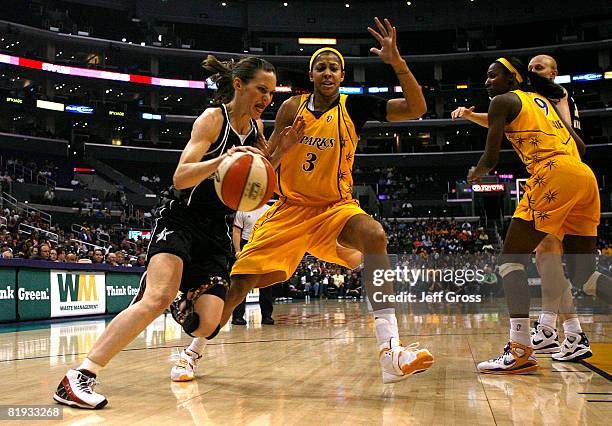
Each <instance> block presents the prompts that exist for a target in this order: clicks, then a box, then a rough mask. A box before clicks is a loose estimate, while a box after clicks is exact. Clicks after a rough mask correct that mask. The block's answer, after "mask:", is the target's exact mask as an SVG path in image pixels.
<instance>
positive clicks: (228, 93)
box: [202, 55, 236, 104]
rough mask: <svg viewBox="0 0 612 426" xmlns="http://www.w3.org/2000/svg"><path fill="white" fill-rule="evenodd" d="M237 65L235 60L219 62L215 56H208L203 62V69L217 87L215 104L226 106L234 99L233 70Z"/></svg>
mask: <svg viewBox="0 0 612 426" xmlns="http://www.w3.org/2000/svg"><path fill="white" fill-rule="evenodd" d="M235 65H236V62H234V60H233V59H230V60H229V61H224V62H222V61H219V60H218V59H217V58H216V57H215V56H213V55H208V56H207V57H206V59H204V60H203V61H202V67H203V68H204V69H205V70H206V71H208V72H209V73H210V74H211V75H210V79H211V80H212V81H213V83H215V84H216V85H217V91H216V92H215V103H217V104H225V103H228V102H229V101H231V100H232V98H233V97H234V86H233V82H232V80H233V79H232V69H233V68H234V66H235Z"/></svg>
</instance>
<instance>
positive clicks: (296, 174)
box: [221, 18, 433, 383]
mask: <svg viewBox="0 0 612 426" xmlns="http://www.w3.org/2000/svg"><path fill="white" fill-rule="evenodd" d="M375 23H376V28H377V29H376V30H374V29H372V28H368V30H369V32H370V33H371V34H372V35H373V36H374V38H376V40H377V41H378V42H379V43H380V48H372V49H371V51H372V53H374V54H376V55H378V56H379V57H380V58H381V59H382V60H383V62H385V63H387V64H389V65H391V66H392V67H393V70H394V71H395V74H396V75H397V77H398V79H399V82H400V84H401V86H402V89H403V93H404V98H402V99H392V100H385V99H382V98H377V97H372V96H346V95H340V93H339V88H340V84H341V83H342V81H343V80H344V70H345V67H344V65H345V64H344V58H343V57H342V55H341V54H340V52H338V51H337V50H335V49H332V48H323V49H320V50H318V51H316V52H315V53H314V54H313V55H312V57H311V59H310V68H309V71H310V79H311V81H312V82H313V83H314V90H313V92H312V93H311V94H307V95H300V96H293V97H292V98H290V99H288V100H287V101H285V102H284V103H283V105H282V106H281V108H280V110H279V112H278V114H277V116H276V126H275V129H274V132H273V134H272V136H271V138H270V147H271V160H272V162H273V164H274V165H275V167H277V169H276V170H277V176H278V192H279V194H280V200H279V201H278V202H276V203H275V204H274V205H273V206H272V207H271V208H270V209H269V210H268V211H267V212H266V213H265V214H264V215H263V216H262V217H261V218H260V219H259V221H258V222H257V223H256V225H255V227H254V229H253V232H252V233H251V238H250V240H249V243H248V244H247V245H246V246H245V247H244V248H243V250H242V251H241V252H240V256H239V257H238V259H237V260H236V263H235V264H234V267H233V268H232V272H231V276H232V285H231V286H230V290H229V293H228V299H227V301H226V303H227V304H226V307H225V308H224V312H223V314H222V322H221V324H222V325H223V324H224V323H225V322H226V321H227V320H228V319H229V317H230V314H231V312H232V310H233V309H234V307H235V306H236V305H237V304H238V303H240V301H241V300H242V299H243V298H244V297H245V295H246V294H247V292H248V291H249V290H250V289H252V288H254V287H266V286H269V285H271V284H274V283H276V282H280V281H284V280H287V279H288V278H289V277H291V276H292V275H293V273H294V272H295V269H296V268H297V266H298V264H299V262H300V260H301V259H302V257H303V256H304V254H305V253H306V252H308V253H310V254H312V255H314V256H316V257H318V258H319V259H322V260H324V261H327V262H333V263H336V264H339V265H342V266H345V267H348V268H355V267H356V266H358V265H359V264H360V262H361V260H362V257H363V256H364V255H365V256H366V267H373V269H384V268H389V262H388V259H387V256H386V255H387V238H386V235H385V232H384V230H383V227H382V225H381V224H380V223H378V222H377V221H375V220H374V219H373V218H372V217H370V216H369V215H368V214H366V213H365V212H364V211H363V210H362V209H361V208H360V207H359V203H358V202H357V201H356V200H354V199H353V198H352V185H353V179H352V176H351V171H352V167H353V160H354V155H355V149H356V147H357V142H358V134H359V131H360V130H361V128H362V127H363V125H364V124H365V122H366V120H368V119H375V120H379V121H384V120H388V121H399V120H407V119H411V118H418V117H420V116H421V115H423V113H424V112H425V111H426V104H425V99H424V97H423V94H422V93H421V88H420V86H419V85H418V83H417V81H416V79H415V78H414V76H413V75H412V73H411V71H410V69H409V68H408V66H407V64H406V62H405V61H404V59H402V57H401V56H400V53H399V51H398V49H397V45H396V30H395V27H393V26H392V25H391V23H390V22H389V21H388V20H386V19H385V20H384V24H383V22H381V21H380V20H378V18H376V19H375ZM300 117H301V118H303V119H304V120H305V123H306V127H305V130H304V137H303V139H302V140H301V141H300V142H299V143H297V144H293V146H286V144H284V142H282V141H281V138H279V134H280V131H281V130H282V129H284V128H285V127H287V124H288V125H291V123H292V122H293V121H294V119H296V118H300ZM371 278H372V277H371V276H370V277H366V285H367V286H368V288H369V291H368V295H369V296H372V294H375V293H377V294H379V295H381V294H382V295H391V294H393V283H392V282H389V283H387V284H384V285H383V286H382V287H372V286H371V284H372V279H371ZM374 299H376V300H374ZM370 302H371V305H372V310H373V313H374V315H375V318H376V320H375V325H376V327H375V328H376V335H377V338H378V344H379V348H380V363H381V366H382V371H383V382H384V383H391V382H397V381H400V380H403V379H405V378H406V377H408V376H409V375H411V374H413V373H416V372H420V371H424V370H426V369H427V368H429V367H430V366H431V365H432V363H433V357H432V355H431V354H430V353H429V351H427V350H425V349H420V350H417V349H416V348H415V347H414V346H411V347H410V348H407V347H404V346H403V345H402V344H401V343H400V341H399V333H398V328H397V320H396V317H395V309H394V305H393V304H392V303H390V302H389V301H388V299H383V298H371V299H370Z"/></svg>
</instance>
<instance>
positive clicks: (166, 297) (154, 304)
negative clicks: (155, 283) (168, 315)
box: [141, 291, 176, 312]
mask: <svg viewBox="0 0 612 426" xmlns="http://www.w3.org/2000/svg"><path fill="white" fill-rule="evenodd" d="M175 296H176V294H172V293H170V292H164V291H160V292H155V293H152V294H146V293H145V295H144V297H143V298H142V300H141V302H142V303H144V304H145V305H146V306H147V307H148V309H151V310H153V311H155V312H157V311H159V312H163V311H164V310H165V309H166V308H168V306H170V304H171V303H172V301H173V300H174V298H175Z"/></svg>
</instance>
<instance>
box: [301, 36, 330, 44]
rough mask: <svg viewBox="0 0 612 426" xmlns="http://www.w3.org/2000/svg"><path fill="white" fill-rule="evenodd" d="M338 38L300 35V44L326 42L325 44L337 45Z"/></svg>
mask: <svg viewBox="0 0 612 426" xmlns="http://www.w3.org/2000/svg"><path fill="white" fill-rule="evenodd" d="M336 43H337V40H336V39H335V38H318V37H300V38H298V44H324V45H335V44H336Z"/></svg>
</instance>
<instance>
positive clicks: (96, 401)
mask: <svg viewBox="0 0 612 426" xmlns="http://www.w3.org/2000/svg"><path fill="white" fill-rule="evenodd" d="M203 66H204V68H206V69H207V70H209V71H213V72H216V73H217V74H215V76H213V78H214V80H215V81H216V83H217V87H218V89H217V102H218V104H217V106H215V107H211V108H208V109H206V110H205V111H204V112H203V113H202V114H201V115H200V116H199V117H198V118H197V119H196V121H195V123H194V124H193V128H192V131H191V139H190V140H189V143H188V144H187V146H186V147H185V149H184V150H183V153H182V155H181V158H180V160H179V164H178V166H177V168H176V171H175V172H174V178H173V181H174V185H173V186H172V187H171V188H170V191H169V196H168V199H167V201H166V202H165V204H164V205H163V207H162V208H160V209H159V211H158V212H157V219H156V221H155V228H154V230H153V232H152V236H151V242H150V245H149V248H148V255H147V272H146V287H145V289H144V293H143V295H142V299H140V300H139V301H138V302H137V303H133V304H132V305H131V306H130V307H128V308H127V309H126V310H124V311H123V312H121V313H120V314H119V315H117V316H116V317H115V318H114V319H113V321H112V322H111V323H110V324H109V325H108V327H107V328H106V329H105V330H104V332H103V333H102V335H101V336H100V337H99V339H98V341H97V342H96V344H95V345H94V347H93V348H92V350H91V351H90V352H89V354H88V355H87V358H86V359H85V360H84V361H83V363H82V364H81V365H80V366H79V367H77V368H76V369H71V370H69V371H68V373H67V374H66V376H64V378H63V379H62V381H61V382H60V384H59V386H58V388H57V391H56V392H55V394H54V395H53V398H54V399H55V400H56V401H58V402H60V403H62V404H66V405H70V406H74V407H80V408H90V409H95V408H102V407H104V406H105V405H106V404H107V400H106V398H105V397H104V396H103V395H100V394H98V393H96V392H95V391H94V390H93V387H94V385H95V384H96V376H97V374H98V373H99V371H100V370H101V369H102V368H103V367H104V366H106V364H108V362H109V361H110V360H111V359H112V358H113V357H114V356H115V355H116V354H117V353H118V352H119V351H121V350H122V349H123V348H124V347H125V346H126V345H127V344H129V343H130V342H131V341H132V340H133V339H134V338H135V337H136V336H138V335H139V334H140V333H141V332H142V331H143V330H144V329H145V328H146V327H147V326H148V325H149V324H150V323H151V322H152V321H153V320H154V319H155V318H157V317H158V316H159V315H161V314H162V313H163V312H164V310H165V309H166V308H168V306H170V304H171V303H172V301H173V300H174V299H175V297H176V295H177V293H178V291H179V289H180V290H181V293H182V294H186V295H189V300H182V301H180V304H181V307H184V306H185V305H188V306H190V307H191V309H192V311H191V312H189V314H190V315H189V318H191V319H192V320H193V319H194V318H196V320H195V321H193V322H191V323H189V324H187V322H186V321H185V322H184V323H183V328H184V329H185V330H186V331H188V332H189V333H191V334H192V335H193V336H199V337H203V338H208V339H212V338H213V337H214V336H215V335H216V334H217V333H218V331H219V320H220V318H221V313H222V310H223V305H224V300H225V294H226V292H227V287H228V284H229V274H228V270H227V266H228V260H229V257H230V256H231V239H230V236H229V234H228V229H227V225H226V223H225V215H226V214H227V213H230V212H231V210H230V209H229V208H228V207H226V206H225V205H223V204H222V203H221V201H220V200H219V198H218V197H217V195H216V193H215V189H214V184H213V181H212V179H211V176H212V175H213V174H214V172H215V171H216V169H217V167H218V166H219V164H220V163H221V162H222V161H223V160H224V159H225V158H227V157H228V156H231V155H232V154H234V153H236V152H240V151H252V152H256V153H260V151H259V150H258V149H256V148H254V147H253V145H255V143H256V142H258V141H259V142H261V143H263V144H264V145H265V140H264V139H263V136H262V134H263V133H262V132H263V123H262V122H261V118H260V117H261V114H262V113H263V111H264V110H265V109H266V107H267V106H268V105H270V103H271V101H272V94H273V92H274V90H275V87H276V72H275V69H274V67H273V66H272V64H270V63H269V62H267V61H265V60H262V59H258V58H254V57H248V58H244V59H242V60H240V61H239V62H236V63H234V62H233V61H232V62H226V63H222V62H219V61H218V60H217V59H216V58H215V57H213V56H209V57H208V58H207V59H206V60H205V61H204V63H203ZM302 133H303V123H301V122H300V121H299V120H297V121H296V124H295V125H294V126H293V127H287V128H286V129H285V130H284V131H283V135H282V138H283V139H284V140H285V141H286V142H287V144H288V145H293V144H294V143H296V142H297V141H298V140H300V139H301V138H302ZM173 305H175V304H173ZM194 314H197V316H195V315H194ZM198 317H199V322H198V321H197V319H198ZM175 318H176V316H175ZM179 319H182V320H185V318H179ZM197 340H201V339H196V341H197Z"/></svg>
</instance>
